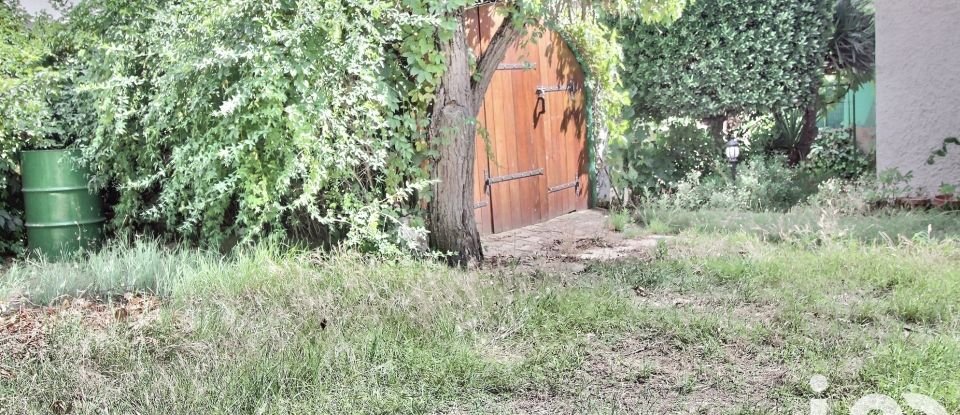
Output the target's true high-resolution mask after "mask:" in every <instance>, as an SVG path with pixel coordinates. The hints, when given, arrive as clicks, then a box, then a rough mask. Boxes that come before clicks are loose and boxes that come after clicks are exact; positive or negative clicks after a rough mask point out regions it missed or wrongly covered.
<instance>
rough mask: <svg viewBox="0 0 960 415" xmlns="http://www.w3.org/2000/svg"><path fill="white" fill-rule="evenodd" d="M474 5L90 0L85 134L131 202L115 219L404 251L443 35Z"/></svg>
mask: <svg viewBox="0 0 960 415" xmlns="http://www.w3.org/2000/svg"><path fill="white" fill-rule="evenodd" d="M465 1H466V0H462V1H460V2H448V1H432V0H422V1H421V0H411V1H405V2H403V3H402V4H398V3H397V2H394V1H361V0H337V1H321V0H314V1H298V2H291V1H282V0H274V1H261V0H239V1H225V0H218V1H206V0H203V1H201V0H188V1H177V2H173V1H165V0H136V1H114V0H87V1H82V2H79V4H78V5H77V6H76V7H75V8H73V9H72V10H71V11H70V13H69V17H68V18H69V20H68V21H69V27H68V28H67V30H66V32H68V33H69V34H70V36H71V39H70V40H69V42H67V44H65V45H63V48H64V49H65V50H67V51H72V59H71V60H70V61H69V62H67V65H66V67H67V70H68V71H69V73H70V76H71V81H72V84H73V87H72V88H71V89H70V93H71V94H74V95H73V96H74V97H75V98H74V99H73V101H72V102H71V104H73V105H74V106H75V108H74V109H73V110H72V111H75V112H76V113H77V114H78V115H77V116H76V117H75V120H76V122H74V123H73V124H71V128H72V129H71V133H72V134H73V136H74V137H75V139H76V140H77V142H78V143H79V144H80V146H81V148H83V154H84V158H85V160H86V162H87V163H88V164H89V165H90V166H91V168H92V169H93V171H94V172H95V180H94V184H95V185H97V186H98V187H101V188H114V189H116V191H117V193H118V194H117V203H116V205H115V213H116V215H115V219H114V220H113V225H114V226H115V227H117V228H132V229H152V230H155V231H158V232H159V233H161V234H163V235H166V236H169V237H175V238H178V239H188V240H195V241H199V242H200V243H201V244H203V245H208V246H222V245H224V244H232V243H233V242H235V241H252V240H255V239H261V238H270V239H277V238H283V237H287V236H291V235H292V234H309V235H310V236H311V237H314V238H319V239H321V240H324V241H329V242H334V241H345V243H347V244H348V245H354V246H361V247H363V246H368V247H369V248H371V249H381V250H389V249H390V248H389V246H391V245H392V244H393V242H396V241H395V240H394V239H393V238H392V237H391V236H390V235H387V234H385V233H384V232H383V231H384V230H385V229H387V228H390V227H398V226H405V225H403V224H402V223H401V222H403V221H400V220H399V218H401V217H403V216H405V215H408V214H410V212H411V210H413V209H416V205H414V204H412V203H410V202H409V201H410V200H411V199H412V195H413V193H414V192H415V191H417V190H420V189H421V188H422V186H421V185H422V184H424V183H425V180H426V179H427V176H426V174H427V173H426V170H425V169H423V165H424V163H425V162H426V160H427V159H428V158H429V157H430V155H431V154H432V153H431V150H430V148H429V145H428V144H427V142H426V126H427V123H428V120H429V114H428V109H429V104H430V103H431V101H432V98H433V96H434V91H435V90H436V88H437V84H438V82H439V75H440V74H441V72H442V71H443V69H444V64H443V62H442V56H441V54H440V53H439V51H438V50H437V46H436V39H437V37H438V36H440V37H443V36H448V35H449V33H450V31H451V29H452V28H453V27H455V26H453V25H455V24H457V23H456V21H455V20H453V19H451V18H448V17H445V16H447V15H448V14H449V13H448V12H449V11H450V10H454V9H456V8H458V7H461V6H462V5H463V3H464V2H465ZM371 244H372V245H371Z"/></svg>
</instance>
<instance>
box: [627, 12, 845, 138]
mask: <svg viewBox="0 0 960 415" xmlns="http://www.w3.org/2000/svg"><path fill="white" fill-rule="evenodd" d="M832 4H833V1H832V0H698V1H696V2H694V3H692V4H691V5H689V6H688V7H687V9H686V10H685V11H684V13H683V16H682V17H681V18H680V19H679V20H677V21H676V22H674V23H672V24H670V25H662V24H646V23H643V22H639V21H629V20H627V21H624V22H622V23H621V25H620V30H621V33H622V35H623V45H624V53H625V62H624V63H625V67H626V68H627V70H626V71H625V76H624V80H625V84H626V87H627V89H628V90H629V91H630V92H631V99H632V111H631V112H632V115H635V116H637V117H639V118H641V119H657V120H662V119H665V118H668V117H674V116H683V117H691V118H695V119H707V118H712V117H723V116H731V115H738V114H743V113H756V112H771V111H774V110H778V109H783V108H801V107H803V106H804V104H805V103H806V102H808V101H809V100H810V99H812V97H813V92H812V91H815V88H814V86H815V85H816V84H815V82H816V81H817V80H818V79H819V78H820V77H821V76H823V67H824V46H825V44H824V41H823V39H824V31H825V29H826V28H827V23H828V22H829V19H830V6H831V5H832Z"/></svg>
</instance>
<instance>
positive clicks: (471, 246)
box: [428, 12, 519, 266]
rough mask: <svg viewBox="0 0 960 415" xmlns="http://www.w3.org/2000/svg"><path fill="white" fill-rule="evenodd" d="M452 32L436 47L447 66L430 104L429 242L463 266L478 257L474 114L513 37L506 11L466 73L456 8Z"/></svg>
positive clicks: (465, 53)
mask: <svg viewBox="0 0 960 415" xmlns="http://www.w3.org/2000/svg"><path fill="white" fill-rule="evenodd" d="M458 20H460V22H461V24H459V25H458V26H457V28H456V29H455V31H454V34H453V36H452V38H451V39H450V40H449V41H447V42H442V43H441V45H440V49H441V51H442V52H443V54H444V58H445V59H446V62H447V69H446V72H445V73H444V75H443V77H442V78H441V81H440V88H439V90H438V92H437V98H436V101H435V102H434V106H433V119H432V123H431V126H430V142H431V143H433V144H434V146H435V147H436V148H437V150H438V153H439V154H438V157H437V159H436V160H435V162H434V163H433V167H432V177H433V178H434V179H437V180H438V183H437V184H435V185H434V186H433V200H431V202H430V204H429V207H428V211H429V214H428V219H429V220H428V226H429V230H430V247H431V248H433V249H434V250H436V251H440V252H446V253H450V254H451V255H450V256H449V257H448V259H447V260H448V262H449V263H450V265H458V266H466V265H468V264H470V263H471V262H476V261H480V260H482V259H483V248H482V246H481V244H480V233H479V231H478V229H477V223H476V218H475V217H474V200H473V197H474V196H473V192H474V188H473V175H474V168H473V167H474V158H475V157H476V134H477V130H476V116H477V110H478V109H479V108H480V104H482V103H483V97H484V95H485V94H486V91H487V88H488V87H489V85H490V82H491V80H492V79H493V75H494V73H495V72H496V69H497V66H498V65H499V64H500V62H501V61H503V57H504V56H505V55H506V53H507V50H508V49H509V47H510V45H511V44H512V43H514V42H515V41H516V40H517V39H518V38H519V32H518V31H517V30H515V29H514V27H513V24H512V19H511V18H510V17H509V16H508V17H507V18H506V19H505V20H504V22H503V24H502V25H501V27H500V29H498V30H497V33H496V34H495V35H494V36H493V38H492V39H491V41H490V45H489V46H488V48H487V51H486V52H485V53H484V54H483V56H482V57H481V58H480V60H479V61H478V62H477V71H478V76H477V77H476V79H475V80H474V79H472V78H473V77H471V73H470V49H469V46H468V45H467V38H466V32H465V30H464V26H463V15H462V12H461V14H460V16H458Z"/></svg>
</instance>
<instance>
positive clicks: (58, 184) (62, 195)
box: [20, 150, 104, 259]
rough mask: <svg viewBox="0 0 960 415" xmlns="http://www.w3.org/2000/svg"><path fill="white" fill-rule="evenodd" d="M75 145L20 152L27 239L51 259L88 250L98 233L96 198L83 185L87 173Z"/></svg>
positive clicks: (100, 213) (100, 212) (99, 218)
mask: <svg viewBox="0 0 960 415" xmlns="http://www.w3.org/2000/svg"><path fill="white" fill-rule="evenodd" d="M79 155H80V153H79V151H77V150H39V151H24V152H23V154H22V156H21V166H20V172H21V175H22V177H23V197H24V200H23V202H24V208H25V209H24V210H25V212H24V213H25V215H24V216H25V219H26V227H27V244H28V246H29V247H30V250H31V251H39V252H40V253H41V254H42V255H45V256H47V257H48V258H51V259H59V258H62V257H64V256H68V255H71V254H73V253H75V252H77V251H80V250H85V249H92V248H95V247H97V245H99V244H100V241H101V239H102V238H103V222H104V217H103V209H102V206H101V202H100V198H99V197H98V196H97V195H96V194H94V193H92V192H90V190H89V189H88V187H87V183H88V181H89V177H90V173H89V171H88V170H86V169H84V168H82V167H80V166H79V165H78V164H77V162H76V160H77V159H78V158H79Z"/></svg>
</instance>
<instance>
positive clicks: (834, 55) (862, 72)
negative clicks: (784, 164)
mask: <svg viewBox="0 0 960 415" xmlns="http://www.w3.org/2000/svg"><path fill="white" fill-rule="evenodd" d="M829 30H830V31H829V32H828V33H826V39H825V40H826V43H827V51H826V56H825V60H824V72H825V74H827V75H835V76H838V77H840V78H841V79H842V81H843V82H842V84H846V85H848V87H847V88H841V89H839V90H837V91H833V93H834V94H836V95H835V96H831V97H827V99H823V98H821V97H820V96H819V89H820V88H819V85H818V86H817V88H816V89H815V90H816V91H817V94H815V96H814V100H813V102H811V103H810V104H808V106H807V108H806V111H805V115H804V120H803V123H804V127H803V132H802V133H801V135H800V138H799V139H798V140H797V145H796V146H795V147H794V149H793V151H792V152H791V155H790V162H791V164H796V163H799V162H800V160H803V159H806V158H807V155H808V154H809V153H810V150H811V148H812V147H813V141H814V140H816V138H817V135H818V133H819V131H818V128H817V116H816V115H817V109H818V108H819V107H822V106H823V104H824V103H830V102H835V101H836V100H837V99H838V98H839V97H842V96H843V95H846V93H847V91H849V90H850V89H856V88H859V86H860V85H862V84H864V83H867V82H869V81H871V80H872V79H873V74H874V67H875V64H876V44H877V41H876V18H875V17H874V10H873V1H872V0H837V2H836V3H835V5H834V9H833V24H832V25H831V26H830V29H829Z"/></svg>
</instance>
